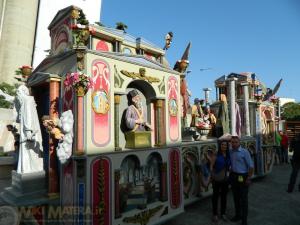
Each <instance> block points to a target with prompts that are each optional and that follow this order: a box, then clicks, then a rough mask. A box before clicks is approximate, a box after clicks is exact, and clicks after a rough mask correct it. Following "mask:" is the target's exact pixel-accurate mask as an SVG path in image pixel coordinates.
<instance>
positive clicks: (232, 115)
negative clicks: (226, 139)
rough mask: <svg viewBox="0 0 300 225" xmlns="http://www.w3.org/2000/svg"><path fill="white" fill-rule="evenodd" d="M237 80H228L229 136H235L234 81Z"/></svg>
mask: <svg viewBox="0 0 300 225" xmlns="http://www.w3.org/2000/svg"><path fill="white" fill-rule="evenodd" d="M236 80H237V78H230V79H229V95H230V100H229V104H230V122H231V126H230V131H231V134H232V135H234V136H236V135H237V134H236V117H235V81H236Z"/></svg>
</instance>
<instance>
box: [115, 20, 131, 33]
mask: <svg viewBox="0 0 300 225" xmlns="http://www.w3.org/2000/svg"><path fill="white" fill-rule="evenodd" d="M127 28H128V26H127V25H126V24H125V23H122V22H117V23H116V29H118V30H122V31H124V32H126V29H127Z"/></svg>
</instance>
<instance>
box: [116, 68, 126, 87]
mask: <svg viewBox="0 0 300 225" xmlns="http://www.w3.org/2000/svg"><path fill="white" fill-rule="evenodd" d="M114 68H115V74H114V77H115V83H114V86H115V88H122V86H123V83H124V79H123V78H122V77H121V76H120V74H119V72H118V69H117V66H116V65H114Z"/></svg>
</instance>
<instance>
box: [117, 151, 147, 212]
mask: <svg viewBox="0 0 300 225" xmlns="http://www.w3.org/2000/svg"><path fill="white" fill-rule="evenodd" d="M119 187H120V212H121V213H123V212H127V211H130V210H133V209H136V208H139V209H143V208H145V207H146V205H147V196H146V195H145V189H144V179H143V169H142V167H141V165H140V161H139V159H138V157H137V156H135V155H129V156H127V157H126V158H124V159H123V161H122V163H121V168H120V180H119Z"/></svg>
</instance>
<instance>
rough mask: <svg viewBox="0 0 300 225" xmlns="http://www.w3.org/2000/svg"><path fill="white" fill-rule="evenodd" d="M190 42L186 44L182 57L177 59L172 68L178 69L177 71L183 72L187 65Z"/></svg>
mask: <svg viewBox="0 0 300 225" xmlns="http://www.w3.org/2000/svg"><path fill="white" fill-rule="evenodd" d="M190 48H191V42H189V44H188V45H187V47H186V49H185V51H184V53H183V55H182V57H181V59H180V60H177V62H176V64H175V66H174V68H173V69H174V70H176V71H178V72H179V73H185V71H186V69H187V67H188V65H189V54H190Z"/></svg>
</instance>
